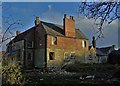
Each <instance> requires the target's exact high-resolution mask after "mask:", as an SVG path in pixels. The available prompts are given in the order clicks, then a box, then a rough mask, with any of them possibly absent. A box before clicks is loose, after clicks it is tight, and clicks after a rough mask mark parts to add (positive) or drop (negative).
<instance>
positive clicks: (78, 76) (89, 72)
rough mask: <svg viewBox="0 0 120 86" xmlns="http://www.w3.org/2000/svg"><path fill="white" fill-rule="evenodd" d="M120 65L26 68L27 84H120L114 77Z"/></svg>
mask: <svg viewBox="0 0 120 86" xmlns="http://www.w3.org/2000/svg"><path fill="white" fill-rule="evenodd" d="M117 70H118V65H117V66H116V65H109V64H79V63H77V64H69V65H67V66H64V67H63V69H62V70H61V69H56V68H51V69H49V71H47V72H42V71H40V70H39V69H38V70H26V72H25V76H26V84H25V85H26V86H27V85H47V86H48V85H61V86H63V85H65V86H68V85H72V86H77V85H78V86H79V85H88V84H104V85H105V84H106V85H109V86H111V85H112V86H114V85H115V84H120V82H119V80H118V79H116V78H115V77H114V74H115V73H116V71H117Z"/></svg>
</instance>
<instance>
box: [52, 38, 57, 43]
mask: <svg viewBox="0 0 120 86" xmlns="http://www.w3.org/2000/svg"><path fill="white" fill-rule="evenodd" d="M52 45H57V37H52Z"/></svg>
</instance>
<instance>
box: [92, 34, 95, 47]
mask: <svg viewBox="0 0 120 86" xmlns="http://www.w3.org/2000/svg"><path fill="white" fill-rule="evenodd" d="M92 46H93V47H94V48H96V40H95V37H94V36H93V40H92Z"/></svg>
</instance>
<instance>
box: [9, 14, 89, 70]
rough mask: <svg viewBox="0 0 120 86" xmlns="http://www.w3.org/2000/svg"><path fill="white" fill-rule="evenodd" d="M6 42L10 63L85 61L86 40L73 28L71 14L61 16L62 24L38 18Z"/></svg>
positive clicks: (58, 63) (54, 63)
mask: <svg viewBox="0 0 120 86" xmlns="http://www.w3.org/2000/svg"><path fill="white" fill-rule="evenodd" d="M16 34H17V36H16V37H15V38H14V39H13V40H12V41H10V42H9V43H8V44H7V58H8V59H9V61H10V62H12V61H20V62H21V63H22V64H23V66H24V67H27V68H29V67H30V68H31V67H38V68H41V67H44V66H47V67H51V66H60V65H62V64H63V63H64V62H65V61H67V60H68V59H77V60H79V61H81V62H84V61H85V54H86V53H87V52H88V39H87V38H86V37H85V35H84V34H83V33H82V32H81V31H80V30H79V29H76V28H75V20H74V18H73V16H70V18H67V17H66V14H65V15H64V18H63V26H62V25H58V24H52V23H47V22H43V21H40V18H39V17H36V20H35V26H34V27H32V28H30V29H28V30H27V31H25V32H22V33H20V32H19V31H17V32H16Z"/></svg>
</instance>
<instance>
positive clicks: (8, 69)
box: [2, 62, 25, 85]
mask: <svg viewBox="0 0 120 86" xmlns="http://www.w3.org/2000/svg"><path fill="white" fill-rule="evenodd" d="M22 73H23V70H22V67H21V66H20V65H19V64H18V63H15V62H13V63H10V64H9V65H8V66H3V70H2V77H3V78H2V81H3V84H5V85H16V84H17V85H23V84H24V80H25V79H24V77H23V74H22Z"/></svg>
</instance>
